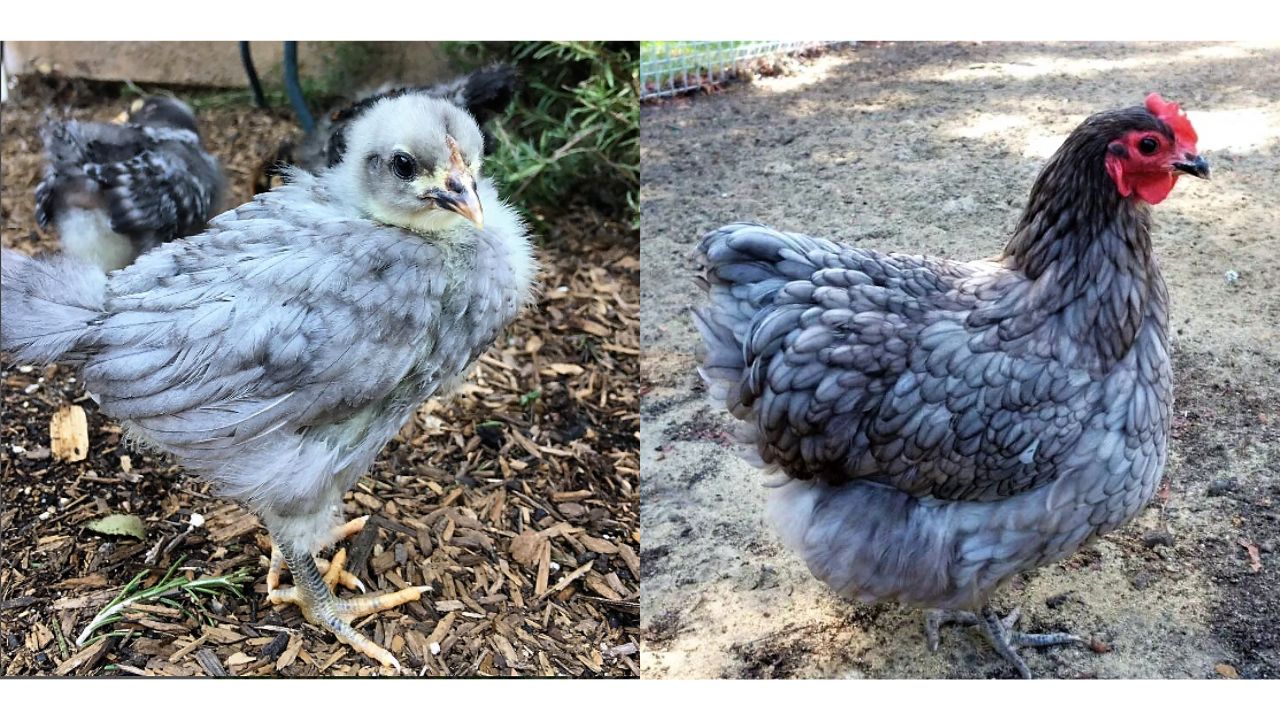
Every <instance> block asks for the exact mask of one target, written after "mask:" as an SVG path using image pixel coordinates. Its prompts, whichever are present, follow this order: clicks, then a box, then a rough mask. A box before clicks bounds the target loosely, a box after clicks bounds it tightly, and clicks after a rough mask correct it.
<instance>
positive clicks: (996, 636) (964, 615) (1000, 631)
mask: <svg viewBox="0 0 1280 720" xmlns="http://www.w3.org/2000/svg"><path fill="white" fill-rule="evenodd" d="M1021 616H1022V611H1021V610H1019V609H1017V608H1014V610H1013V611H1012V612H1010V613H1009V614H1008V615H1006V616H1005V617H1004V618H1001V617H1000V616H999V615H997V614H996V612H995V611H994V610H992V609H991V606H989V605H988V606H986V607H983V608H982V610H981V612H978V613H971V612H966V611H964V610H929V611H926V613H925V625H924V634H925V642H926V643H927V644H928V646H929V649H930V650H932V651H936V650H937V649H938V630H939V628H940V627H942V625H943V624H944V623H954V624H957V625H976V626H977V627H978V629H979V630H981V631H982V634H983V635H984V636H986V638H987V642H989V643H991V646H992V647H993V648H995V649H996V652H998V653H1000V657H1002V658H1004V659H1005V660H1007V661H1009V663H1010V664H1012V665H1013V666H1014V667H1015V668H1017V669H1018V674H1019V675H1021V676H1022V677H1024V678H1027V679H1030V678H1031V670H1030V668H1028V667H1027V664H1026V663H1025V662H1023V660H1022V658H1021V657H1019V656H1018V653H1017V649H1018V648H1020V647H1047V646H1049V645H1064V644H1067V643H1083V642H1084V640H1083V639H1081V638H1079V637H1077V636H1075V635H1072V634H1070V633H1022V632H1017V631H1015V630H1014V629H1013V628H1014V626H1016V625H1017V624H1018V620H1019V619H1020V618H1021Z"/></svg>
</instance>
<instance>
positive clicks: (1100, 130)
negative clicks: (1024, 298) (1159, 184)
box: [1004, 108, 1166, 368]
mask: <svg viewBox="0 0 1280 720" xmlns="http://www.w3.org/2000/svg"><path fill="white" fill-rule="evenodd" d="M1148 127H1149V128H1151V129H1157V130H1163V129H1164V128H1162V127H1160V123H1159V121H1158V120H1155V118H1152V117H1151V116H1150V115H1149V114H1147V113H1146V111H1145V110H1143V109H1142V108H1130V109H1127V110H1120V111H1116V112H1111V113H1104V114H1101V115H1095V116H1094V117H1091V118H1089V119H1088V120H1086V121H1085V122H1084V123H1083V124H1082V125H1081V126H1080V127H1079V128H1077V129H1076V131H1075V132H1073V133H1072V134H1071V136H1070V137H1069V138H1068V139H1067V140H1066V142H1065V143H1063V145H1062V147H1061V148H1060V149H1059V150H1058V152H1057V153H1055V154H1054V156H1053V157H1052V158H1051V159H1050V160H1049V162H1048V164H1047V165H1046V166H1045V168H1044V170H1043V171H1041V173H1040V176H1039V177H1038V178H1037V179H1036V182H1035V185H1034V186H1033V187H1032V189H1031V197H1030V200H1029V201H1028V203H1027V207H1026V210H1025V211H1024V212H1023V215H1022V219H1021V220H1020V221H1019V223H1018V227H1017V229H1016V230H1015V231H1014V234H1013V238H1012V239H1011V240H1010V241H1009V244H1008V245H1007V246H1006V247H1005V253H1004V262H1005V264H1006V265H1007V266H1009V267H1011V268H1012V269H1015V270H1018V271H1020V272H1021V273H1023V274H1024V275H1025V276H1026V277H1027V278H1028V279H1029V280H1031V281H1032V287H1031V289H1030V290H1029V292H1028V297H1029V298H1030V299H1032V300H1033V301H1034V302H1035V303H1036V305H1037V307H1036V310H1037V311H1038V312H1036V313H1035V315H1037V316H1039V317H1041V318H1042V319H1044V320H1045V321H1046V322H1047V323H1048V322H1052V323H1053V324H1054V326H1055V328H1056V329H1057V331H1059V332H1066V333H1068V334H1069V335H1070V336H1071V338H1072V339H1073V340H1075V341H1076V342H1078V343H1080V344H1081V345H1082V346H1084V347H1086V348H1088V349H1091V350H1092V351H1093V353H1092V355H1093V358H1092V359H1093V360H1095V361H1097V363H1099V364H1100V365H1101V366H1102V367H1104V368H1105V367H1110V366H1111V365H1112V364H1114V363H1115V362H1116V361H1118V360H1119V359H1120V358H1122V357H1123V356H1124V355H1125V353H1127V352H1128V350H1129V348H1130V347H1132V345H1133V343H1134V341H1135V339H1136V337H1137V335H1138V333H1139V331H1140V330H1141V327H1142V323H1143V321H1144V319H1145V318H1146V317H1147V316H1148V315H1150V314H1151V310H1152V309H1153V308H1151V307H1150V306H1149V304H1150V303H1151V302H1152V301H1153V300H1154V301H1157V302H1159V303H1160V307H1159V308H1154V309H1155V310H1156V311H1157V312H1156V313H1155V314H1156V315H1157V316H1159V318H1158V319H1160V320H1161V322H1163V315H1164V314H1165V312H1166V310H1165V308H1164V300H1163V298H1164V287H1163V280H1162V279H1161V278H1160V272H1159V268H1158V267H1157V265H1156V263H1155V260H1154V258H1153V257H1152V253H1151V235H1150V221H1151V212H1150V207H1149V206H1148V205H1147V204H1146V203H1144V202H1140V201H1138V200H1137V199H1136V198H1126V197H1121V196H1120V194H1119V192H1117V190H1116V186H1115V183H1114V182H1113V181H1112V179H1111V177H1110V176H1109V175H1108V174H1107V171H1106V165H1105V160H1106V153H1107V147H1108V144H1109V142H1110V141H1111V140H1112V139H1114V138H1116V137H1118V136H1120V135H1121V134H1123V133H1124V132H1126V131H1129V130H1137V129H1144V128H1148ZM1091 364H1092V363H1091Z"/></svg>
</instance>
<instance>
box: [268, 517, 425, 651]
mask: <svg viewBox="0 0 1280 720" xmlns="http://www.w3.org/2000/svg"><path fill="white" fill-rule="evenodd" d="M363 520H365V518H361V521H362V522H361V525H360V527H363ZM353 522H354V521H353ZM351 525H352V523H348V524H347V525H346V526H343V528H340V529H339V530H340V531H341V530H343V529H349V528H348V526H351ZM359 529H360V528H359V527H357V528H355V529H354V530H352V531H351V533H354V532H359ZM351 533H348V534H351ZM289 555H290V554H289V552H288V549H287V548H285V549H281V551H280V553H279V556H280V557H281V558H282V559H288V558H289ZM272 560H273V566H274V564H275V554H274V553H273V558H272ZM346 560H347V552H346V550H345V549H344V550H339V551H338V552H337V553H335V554H334V556H333V560H332V561H330V562H329V563H327V569H326V571H325V573H324V574H323V575H321V574H320V570H319V568H318V567H317V564H316V562H315V561H314V559H313V558H312V557H311V555H310V554H309V553H298V554H297V556H296V557H295V558H294V560H293V561H292V562H290V566H291V569H292V570H293V575H294V581H295V582H296V583H297V584H296V585H294V586H292V587H285V588H281V587H272V588H271V589H270V591H269V592H268V593H267V599H269V600H270V601H271V602H272V603H276V604H280V603H291V604H293V605H297V606H298V609H299V610H301V611H302V615H303V617H305V618H306V619H307V621H308V622H310V623H312V624H313V625H317V626H320V627H323V628H325V629H327V630H329V631H330V632H332V633H333V634H334V635H335V636H336V637H337V638H338V640H340V641H342V642H344V643H346V644H348V645H350V646H351V647H353V648H355V649H356V650H358V651H360V652H361V653H363V654H365V655H367V656H368V657H370V658H373V659H374V660H376V661H378V662H379V663H380V664H381V665H382V666H383V667H387V668H394V669H395V670H397V671H399V670H400V663H399V662H398V661H397V660H396V659H395V657H394V656H392V654H391V653H389V652H387V651H386V650H385V649H384V648H382V647H381V646H380V645H378V644H377V643H375V642H373V641H372V640H370V639H369V638H367V637H365V636H364V635H362V634H360V633H359V632H357V631H356V630H355V628H353V627H352V626H351V621H352V620H355V619H357V618H361V617H364V616H366V615H372V614H373V613H375V612H378V611H381V610H390V609H392V608H395V607H399V606H400V605H403V604H405V603H407V602H413V601H415V600H419V599H421V598H422V593H423V592H424V591H426V590H428V589H429V588H428V587H426V586H418V587H408V588H404V589H402V590H395V591H391V592H385V593H374V594H366V595H360V596H357V597H351V598H339V597H337V596H336V595H335V594H334V589H335V588H336V587H337V586H338V585H343V586H344V587H347V588H351V587H352V585H353V584H355V585H359V580H356V579H355V576H354V575H352V574H351V573H349V572H347V570H346V569H345V565H346ZM269 575H270V573H269ZM278 578H279V572H278V570H277V571H276V582H278ZM268 584H269V585H271V581H270V578H269V580H268ZM360 588H361V589H363V586H362V585H360Z"/></svg>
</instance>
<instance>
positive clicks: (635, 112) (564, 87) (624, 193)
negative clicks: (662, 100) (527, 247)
mask: <svg viewBox="0 0 1280 720" xmlns="http://www.w3.org/2000/svg"><path fill="white" fill-rule="evenodd" d="M450 50H451V52H452V53H453V55H454V57H455V59H456V60H457V61H458V62H459V64H460V65H462V66H463V67H467V68H474V67H479V66H481V65H484V64H488V63H492V62H497V61H502V62H508V63H512V64H514V65H516V67H517V68H519V71H520V77H521V85H522V87H521V90H520V92H519V94H518V95H517V97H516V100H515V102H513V103H512V105H511V107H510V108H509V109H508V111H507V113H506V115H505V116H504V117H502V118H501V119H500V120H499V121H498V122H495V123H494V127H493V131H494V136H495V138H496V139H497V141H498V142H497V146H498V147H497V149H496V151H495V152H494V155H493V156H492V157H490V159H489V160H487V161H486V163H485V165H486V168H487V170H488V174H489V175H490V176H491V177H493V178H495V179H496V180H497V181H498V182H500V183H502V184H503V186H504V188H505V189H506V191H507V193H508V196H509V197H510V199H511V200H512V201H513V202H515V203H518V204H520V205H521V206H523V207H524V208H526V209H527V210H529V212H530V213H531V214H532V215H533V219H534V220H535V221H536V222H546V218H547V216H554V215H558V214H560V213H561V211H562V210H563V209H564V208H566V207H569V206H571V205H574V204H579V203H585V204H589V205H592V206H594V207H596V208H598V209H600V210H602V211H604V212H605V213H606V214H607V215H609V216H610V217H613V218H615V219H619V220H624V221H626V222H628V223H630V224H631V225H632V227H634V228H638V227H639V224H640V212H639V201H638V197H637V191H638V188H639V182H640V132H639V123H640V105H639V101H638V99H637V98H638V96H639V66H638V64H637V61H638V57H639V43H635V42H515V43H498V42H466V43H451V44H450Z"/></svg>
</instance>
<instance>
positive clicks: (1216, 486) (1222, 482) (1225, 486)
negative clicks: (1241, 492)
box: [1205, 478, 1236, 497]
mask: <svg viewBox="0 0 1280 720" xmlns="http://www.w3.org/2000/svg"><path fill="white" fill-rule="evenodd" d="M1235 489H1236V479H1235V478H1217V479H1215V480H1213V481H1212V482H1210V483H1209V489H1208V490H1206V491H1205V494H1206V495H1208V496H1209V497H1218V496H1219V495H1226V494H1228V493H1232V492H1235Z"/></svg>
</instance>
